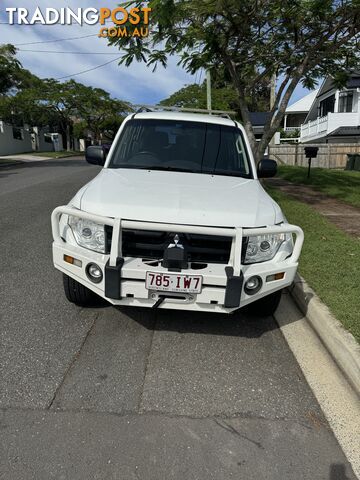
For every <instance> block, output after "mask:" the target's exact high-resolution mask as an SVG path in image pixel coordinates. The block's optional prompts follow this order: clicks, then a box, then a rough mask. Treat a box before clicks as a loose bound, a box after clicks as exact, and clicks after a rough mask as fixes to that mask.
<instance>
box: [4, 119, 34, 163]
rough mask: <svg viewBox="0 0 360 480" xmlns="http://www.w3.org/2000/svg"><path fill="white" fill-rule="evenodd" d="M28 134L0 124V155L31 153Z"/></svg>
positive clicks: (20, 129) (22, 130)
mask: <svg viewBox="0 0 360 480" xmlns="http://www.w3.org/2000/svg"><path fill="white" fill-rule="evenodd" d="M31 151H32V146H31V136H30V133H29V132H27V131H26V130H24V129H23V128H17V127H13V126H12V125H7V124H6V123H4V122H0V155H13V154H16V153H23V152H31Z"/></svg>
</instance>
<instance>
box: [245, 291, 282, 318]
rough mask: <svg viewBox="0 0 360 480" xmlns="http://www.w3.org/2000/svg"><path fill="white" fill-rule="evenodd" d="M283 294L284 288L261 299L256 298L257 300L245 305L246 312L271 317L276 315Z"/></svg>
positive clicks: (256, 315)
mask: <svg viewBox="0 0 360 480" xmlns="http://www.w3.org/2000/svg"><path fill="white" fill-rule="evenodd" d="M281 294H282V290H278V291H277V292H275V293H271V294H270V295H267V296H266V297H263V298H260V300H256V302H254V303H251V304H250V305H248V306H246V307H245V309H246V312H247V313H249V314H250V315H253V316H255V317H269V316H271V315H274V313H275V311H276V309H277V307H278V305H279V303H280V300H281Z"/></svg>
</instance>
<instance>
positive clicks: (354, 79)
mask: <svg viewBox="0 0 360 480" xmlns="http://www.w3.org/2000/svg"><path fill="white" fill-rule="evenodd" d="M346 87H347V88H359V87H360V72H356V73H353V74H352V75H351V77H350V78H349V80H348V82H347V84H346Z"/></svg>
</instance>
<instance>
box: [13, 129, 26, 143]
mask: <svg viewBox="0 0 360 480" xmlns="http://www.w3.org/2000/svg"><path fill="white" fill-rule="evenodd" d="M13 137H14V139H15V140H24V132H23V129H22V128H18V127H13Z"/></svg>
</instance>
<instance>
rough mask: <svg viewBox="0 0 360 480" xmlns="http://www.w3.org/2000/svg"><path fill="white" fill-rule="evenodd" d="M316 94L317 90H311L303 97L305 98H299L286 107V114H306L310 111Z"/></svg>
mask: <svg viewBox="0 0 360 480" xmlns="http://www.w3.org/2000/svg"><path fill="white" fill-rule="evenodd" d="M318 92H319V89H317V90H313V91H312V92H310V93H308V94H307V95H305V97H303V98H300V100H298V101H297V102H295V103H293V104H292V105H290V106H289V107H287V109H286V113H307V112H308V111H309V110H310V107H311V105H312V104H313V101H314V100H315V98H316V95H317V94H318Z"/></svg>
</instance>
